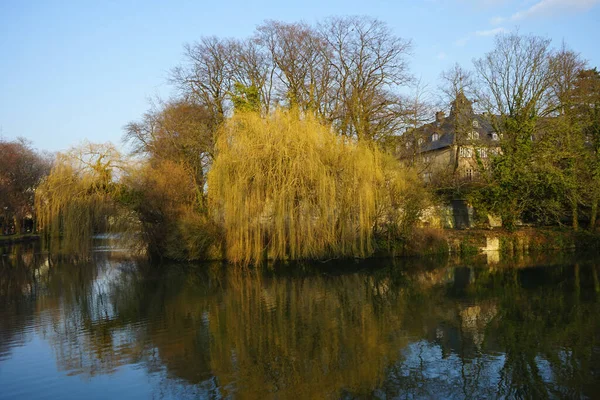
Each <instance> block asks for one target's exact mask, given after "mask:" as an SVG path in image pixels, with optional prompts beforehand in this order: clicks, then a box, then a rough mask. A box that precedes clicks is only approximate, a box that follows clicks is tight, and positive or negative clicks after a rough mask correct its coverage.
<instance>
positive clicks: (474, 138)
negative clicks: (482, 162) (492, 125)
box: [469, 131, 479, 140]
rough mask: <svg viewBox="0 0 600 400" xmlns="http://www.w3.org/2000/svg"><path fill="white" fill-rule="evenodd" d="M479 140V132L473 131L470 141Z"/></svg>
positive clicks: (470, 134)
mask: <svg viewBox="0 0 600 400" xmlns="http://www.w3.org/2000/svg"><path fill="white" fill-rule="evenodd" d="M477 139H479V132H476V131H471V133H469V140H477Z"/></svg>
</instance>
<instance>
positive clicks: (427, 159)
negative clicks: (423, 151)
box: [423, 155, 431, 163]
mask: <svg viewBox="0 0 600 400" xmlns="http://www.w3.org/2000/svg"><path fill="white" fill-rule="evenodd" d="M423 162H424V163H429V162H431V156H430V155H425V156H423Z"/></svg>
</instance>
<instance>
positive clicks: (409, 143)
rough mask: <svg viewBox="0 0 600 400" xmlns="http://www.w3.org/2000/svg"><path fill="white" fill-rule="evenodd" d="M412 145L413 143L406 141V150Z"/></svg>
mask: <svg viewBox="0 0 600 400" xmlns="http://www.w3.org/2000/svg"><path fill="white" fill-rule="evenodd" d="M411 147H412V143H411V142H406V150H410V148H411Z"/></svg>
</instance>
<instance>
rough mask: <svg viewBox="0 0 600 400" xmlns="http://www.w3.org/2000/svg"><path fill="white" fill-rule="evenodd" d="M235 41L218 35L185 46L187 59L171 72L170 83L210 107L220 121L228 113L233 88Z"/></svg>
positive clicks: (189, 96)
mask: <svg viewBox="0 0 600 400" xmlns="http://www.w3.org/2000/svg"><path fill="white" fill-rule="evenodd" d="M234 47H235V42H233V41H231V40H229V39H221V38H218V37H214V36H211V37H204V38H202V39H201V40H200V41H199V42H196V43H194V44H186V45H185V46H184V49H185V53H184V57H185V62H184V63H183V64H182V65H180V66H178V67H176V68H174V69H173V70H172V71H171V82H172V83H173V84H175V86H176V87H177V88H178V89H179V90H180V91H181V92H182V94H183V95H184V97H187V98H190V99H192V100H193V101H194V102H196V103H200V104H202V105H204V106H205V107H207V108H208V109H209V110H210V112H211V114H212V115H213V118H214V120H215V121H217V122H221V121H222V120H223V119H224V118H225V116H226V113H227V112H228V106H229V104H228V94H229V93H230V91H231V85H232V77H231V65H230V61H231V57H230V54H231V53H232V52H233V51H234Z"/></svg>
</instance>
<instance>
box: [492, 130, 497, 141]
mask: <svg viewBox="0 0 600 400" xmlns="http://www.w3.org/2000/svg"><path fill="white" fill-rule="evenodd" d="M492 140H498V134H497V133H496V132H494V133H492Z"/></svg>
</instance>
